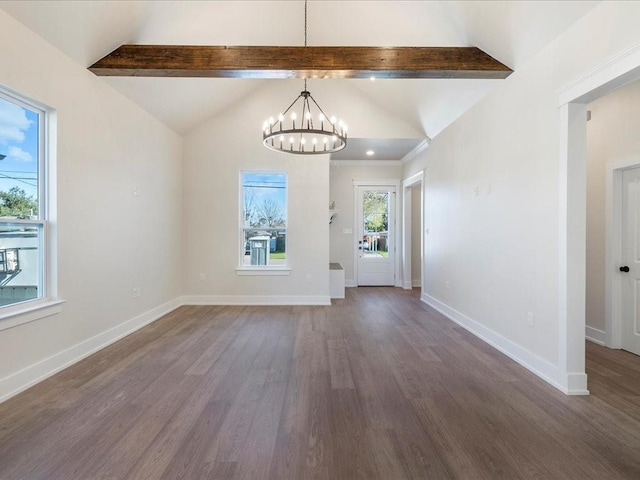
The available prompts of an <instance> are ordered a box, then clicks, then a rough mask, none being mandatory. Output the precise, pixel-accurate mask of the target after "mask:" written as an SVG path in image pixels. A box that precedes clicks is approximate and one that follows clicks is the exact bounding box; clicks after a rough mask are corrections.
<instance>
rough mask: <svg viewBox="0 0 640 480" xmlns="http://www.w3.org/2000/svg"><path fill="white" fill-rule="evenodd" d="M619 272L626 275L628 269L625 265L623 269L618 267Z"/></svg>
mask: <svg viewBox="0 0 640 480" xmlns="http://www.w3.org/2000/svg"><path fill="white" fill-rule="evenodd" d="M620 271H621V272H625V273H627V272H628V271H629V267H627V266H626V265H625V266H624V267H620Z"/></svg>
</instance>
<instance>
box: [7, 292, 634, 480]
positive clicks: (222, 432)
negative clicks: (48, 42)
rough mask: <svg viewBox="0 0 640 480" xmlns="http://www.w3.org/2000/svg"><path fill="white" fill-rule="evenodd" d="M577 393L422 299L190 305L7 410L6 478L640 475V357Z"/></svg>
mask: <svg viewBox="0 0 640 480" xmlns="http://www.w3.org/2000/svg"><path fill="white" fill-rule="evenodd" d="M587 367H588V374H589V387H590V389H591V392H592V395H591V396H588V397H567V396H565V395H563V394H562V393H560V392H558V391H556V390H555V389H554V388H552V387H550V386H548V385H547V384H546V383H544V382H543V381H542V380H540V379H538V378H537V377H535V376H534V375H533V374H531V373H529V372H528V371H527V370H525V369H524V368H523V367H521V366H519V365H517V364H516V363H514V362H512V361H511V360H509V359H508V358H506V357H505V356H504V355H502V354H500V353H499V352H497V351H495V350H494V349H493V348H491V347H490V346H488V345H486V344H484V343H483V342H482V341H480V340H479V339H477V338H475V337H474V336H472V335H471V334H469V333H467V332H466V331H465V330H463V329H462V328H460V327H458V326H457V325H455V324H454V323H452V322H450V321H449V320H447V319H445V318H444V317H442V316H441V315H440V314H438V313H436V312H434V311H433V310H431V309H430V308H428V307H427V306H425V305H424V304H422V303H421V302H420V300H419V297H418V294H417V292H415V291H414V292H410V291H409V292H407V291H403V290H400V289H394V288H358V289H354V288H352V289H347V298H346V300H339V301H337V302H335V305H333V306H331V307H182V308H180V309H178V310H176V311H175V312H173V313H171V314H169V315H167V316H166V317H163V318H162V319H160V320H158V321H156V322H154V323H153V324H151V325H149V326H148V327H146V328H144V329H143V330H140V331H139V332H136V333H135V334H133V335H130V336H129V337H127V338H125V339H123V340H122V341H120V342H118V343H116V344H114V345H112V346H110V347H108V348H106V349H104V350H102V351H100V352H98V353H96V354H95V355H93V356H91V357H89V358H87V359H86V360H84V361H82V362H80V363H78V364H76V365H74V366H72V367H70V368H68V369H67V370H65V371H63V372H61V373H59V374H58V375H55V376H53V377H51V378H50V379H48V380H46V381H44V382H42V383H40V384H38V385H36V386H35V387H33V388H31V389H29V390H27V391H26V392H24V393H22V394H20V395H18V396H16V397H14V398H12V399H10V400H9V401H7V402H5V403H3V404H1V405H0V479H2V480H10V479H11V480H12V479H29V480H35V479H47V480H51V479H64V480H75V479H82V480H84V479H206V478H211V479H251V480H262V479H306V478H314V479H349V480H351V479H367V480H372V479H385V480H395V479H398V480H399V479H409V478H411V479H428V478H431V479H447V478H460V479H485V478H487V479H495V478H506V479H518V478H526V479H530V478H536V479H598V480H600V479H623V478H626V479H638V478H640V358H639V357H636V356H634V355H631V354H628V353H625V352H621V351H613V350H608V349H606V348H602V347H598V346H596V345H592V344H588V346H587Z"/></svg>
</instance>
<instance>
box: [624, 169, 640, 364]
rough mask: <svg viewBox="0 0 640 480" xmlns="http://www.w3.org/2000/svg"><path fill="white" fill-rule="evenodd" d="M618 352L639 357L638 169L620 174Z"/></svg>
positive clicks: (639, 249)
mask: <svg viewBox="0 0 640 480" xmlns="http://www.w3.org/2000/svg"><path fill="white" fill-rule="evenodd" d="M622 193H623V197H622V264H621V265H620V267H619V272H620V275H622V344H621V345H622V348H623V349H624V350H628V351H629V352H632V353H635V354H636V355H640V168H632V169H630V170H625V171H624V172H623V174H622Z"/></svg>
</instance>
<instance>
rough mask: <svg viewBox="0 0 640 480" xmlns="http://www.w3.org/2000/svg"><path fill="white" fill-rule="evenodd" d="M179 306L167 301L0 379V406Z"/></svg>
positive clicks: (172, 301) (174, 302)
mask: <svg viewBox="0 0 640 480" xmlns="http://www.w3.org/2000/svg"><path fill="white" fill-rule="evenodd" d="M181 305H182V303H181V301H180V298H176V299H174V300H170V301H169V302H166V303H163V304H162V305H159V306H158V307H155V308H152V309H151V310H149V311H147V312H144V313H142V314H140V315H138V316H136V317H134V318H132V319H130V320H127V321H125V322H123V323H121V324H119V325H116V326H115V327H113V328H110V329H109V330H106V331H104V332H102V333H99V334H98V335H95V336H93V337H91V338H88V339H86V340H83V341H82V342H80V343H78V344H76V345H73V346H71V347H69V348H67V349H66V350H63V351H61V352H58V353H56V354H54V355H52V356H50V357H48V358H45V359H43V360H40V361H39V362H36V363H34V364H33V365H30V366H28V367H26V368H24V369H22V370H20V371H18V372H15V373H13V374H11V375H9V376H8V377H5V378H3V379H0V402H4V401H5V400H8V399H9V398H11V397H13V396H14V395H17V394H18V393H20V392H22V391H24V390H26V389H27V388H29V387H32V386H33V385H35V384H36V383H39V382H41V381H43V380H45V379H47V378H49V377H50V376H52V375H55V374H56V373H58V372H60V371H61V370H64V369H65V368H67V367H70V366H71V365H73V364H74V363H77V362H79V361H80V360H82V359H84V358H86V357H88V356H89V355H92V354H94V353H96V352H97V351H99V350H102V349H103V348H105V347H107V346H109V345H111V344H112V343H115V342H117V341H118V340H120V339H122V338H124V337H126V336H127V335H130V334H132V333H133V332H135V331H136V330H139V329H141V328H142V327H144V326H146V325H148V324H150V323H151V322H153V321H155V320H157V319H159V318H160V317H163V316H164V315H166V314H168V313H170V312H172V311H173V310H175V309H176V308H178V307H180V306H181Z"/></svg>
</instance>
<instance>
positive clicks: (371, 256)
mask: <svg viewBox="0 0 640 480" xmlns="http://www.w3.org/2000/svg"><path fill="white" fill-rule="evenodd" d="M357 189H358V190H357V198H358V205H357V209H358V220H357V225H356V234H357V236H356V241H357V244H356V249H357V250H356V252H357V259H358V265H357V268H358V285H359V286H366V285H379V286H382V285H391V286H393V285H395V250H396V248H395V235H394V230H395V215H394V213H395V202H396V187H395V186H375V187H370V186H366V187H364V186H359V187H357Z"/></svg>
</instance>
